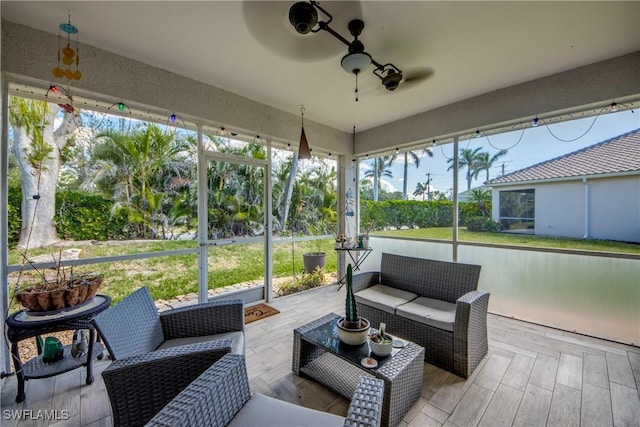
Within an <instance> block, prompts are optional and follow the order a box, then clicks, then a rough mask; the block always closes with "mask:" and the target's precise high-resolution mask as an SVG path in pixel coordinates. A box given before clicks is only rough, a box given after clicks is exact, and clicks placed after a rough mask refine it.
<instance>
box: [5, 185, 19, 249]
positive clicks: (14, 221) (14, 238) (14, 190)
mask: <svg viewBox="0 0 640 427" xmlns="http://www.w3.org/2000/svg"><path fill="white" fill-rule="evenodd" d="M7 196H8V200H9V218H8V220H9V221H8V223H9V224H8V227H9V229H8V234H9V235H8V236H7V238H8V239H9V246H10V247H13V246H15V245H17V244H18V240H20V227H21V225H22V189H21V188H20V187H18V186H11V187H9V191H8V194H7Z"/></svg>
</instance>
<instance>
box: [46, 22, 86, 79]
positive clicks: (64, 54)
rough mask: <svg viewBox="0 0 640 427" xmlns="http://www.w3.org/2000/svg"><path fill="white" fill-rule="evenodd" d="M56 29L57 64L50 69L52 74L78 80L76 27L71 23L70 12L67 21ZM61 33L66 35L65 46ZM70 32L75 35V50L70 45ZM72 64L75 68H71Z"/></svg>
mask: <svg viewBox="0 0 640 427" xmlns="http://www.w3.org/2000/svg"><path fill="white" fill-rule="evenodd" d="M58 29H59V30H58V66H57V67H56V68H54V69H53V70H52V72H53V75H54V76H55V77H57V78H59V79H62V78H66V79H67V80H80V79H81V78H82V73H81V72H80V70H79V69H78V64H79V63H80V55H79V43H78V28H77V27H76V26H74V25H72V24H71V14H69V21H68V22H63V23H62V24H60V25H59V27H58ZM62 33H66V35H67V45H66V46H65V47H62V44H63V43H64V42H63V40H64V35H63V34H62ZM72 34H75V35H76V43H75V50H74V49H73V48H72V47H71V35H72ZM73 64H75V70H73V69H72V68H71V67H72V65H73Z"/></svg>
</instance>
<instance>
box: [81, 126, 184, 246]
mask: <svg viewBox="0 0 640 427" xmlns="http://www.w3.org/2000/svg"><path fill="white" fill-rule="evenodd" d="M97 141H98V145H97V146H96V148H95V150H94V152H93V162H94V164H95V166H96V167H95V170H94V174H93V177H92V179H93V182H94V183H95V185H96V187H97V188H98V189H100V190H101V191H102V192H103V193H104V194H107V195H109V196H111V197H114V199H116V205H115V206H116V209H125V210H126V212H127V214H128V216H129V219H130V221H131V222H132V223H134V224H137V226H138V233H139V234H140V235H142V236H146V235H147V233H148V232H150V233H151V235H152V236H153V237H156V235H158V231H160V230H159V228H161V231H162V234H163V235H164V232H165V231H166V230H165V228H166V222H167V221H166V220H167V218H166V214H165V213H164V211H163V206H164V204H165V200H164V197H165V193H166V192H167V189H168V188H170V187H171V185H172V183H175V182H176V178H181V177H189V176H193V173H194V171H193V169H194V163H193V161H192V160H191V159H190V158H189V152H190V149H192V148H193V147H192V144H190V143H189V142H188V141H187V140H185V139H183V138H176V135H175V134H174V133H172V132H167V131H164V130H162V129H161V128H160V127H158V126H156V125H153V124H146V125H143V126H140V127H137V128H135V129H133V130H130V131H128V132H125V133H121V132H119V131H114V130H108V131H106V132H104V133H102V134H100V135H98V137H97Z"/></svg>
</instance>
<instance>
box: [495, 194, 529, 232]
mask: <svg viewBox="0 0 640 427" xmlns="http://www.w3.org/2000/svg"><path fill="white" fill-rule="evenodd" d="M500 223H501V224H502V228H503V230H505V231H512V232H521V233H523V232H524V233H533V232H534V231H533V230H534V224H535V190H534V189H527V190H511V191H501V192H500Z"/></svg>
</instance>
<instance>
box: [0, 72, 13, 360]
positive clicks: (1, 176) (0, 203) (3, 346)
mask: <svg viewBox="0 0 640 427" xmlns="http://www.w3.org/2000/svg"><path fill="white" fill-rule="evenodd" d="M0 82H1V83H0V85H1V87H0V89H1V93H2V98H1V99H0V107H1V108H2V117H1V118H0V129H1V130H2V143H1V144H0V159H1V160H0V188H2V192H1V193H2V199H0V236H2V242H0V288H2V289H1V290H0V296H1V297H2V298H1V299H0V310H2V325H3V327H4V324H5V321H6V320H7V319H6V316H7V315H8V314H9V281H8V277H7V274H9V273H8V271H7V270H8V269H7V265H8V263H9V237H8V234H9V233H8V224H7V223H8V211H9V207H8V204H9V196H8V191H7V186H8V185H9V178H8V177H9V160H8V155H9V151H8V150H9V133H8V129H7V124H8V123H9V106H8V105H7V103H8V101H9V90H8V85H7V82H5V81H3V80H2V79H0ZM3 330H4V329H3ZM8 348H9V343H8V342H7V338H6V334H4V333H3V334H2V337H1V338H0V363H1V364H2V368H1V369H0V371H2V372H11V363H10V357H9V351H8V350H7V349H8Z"/></svg>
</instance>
